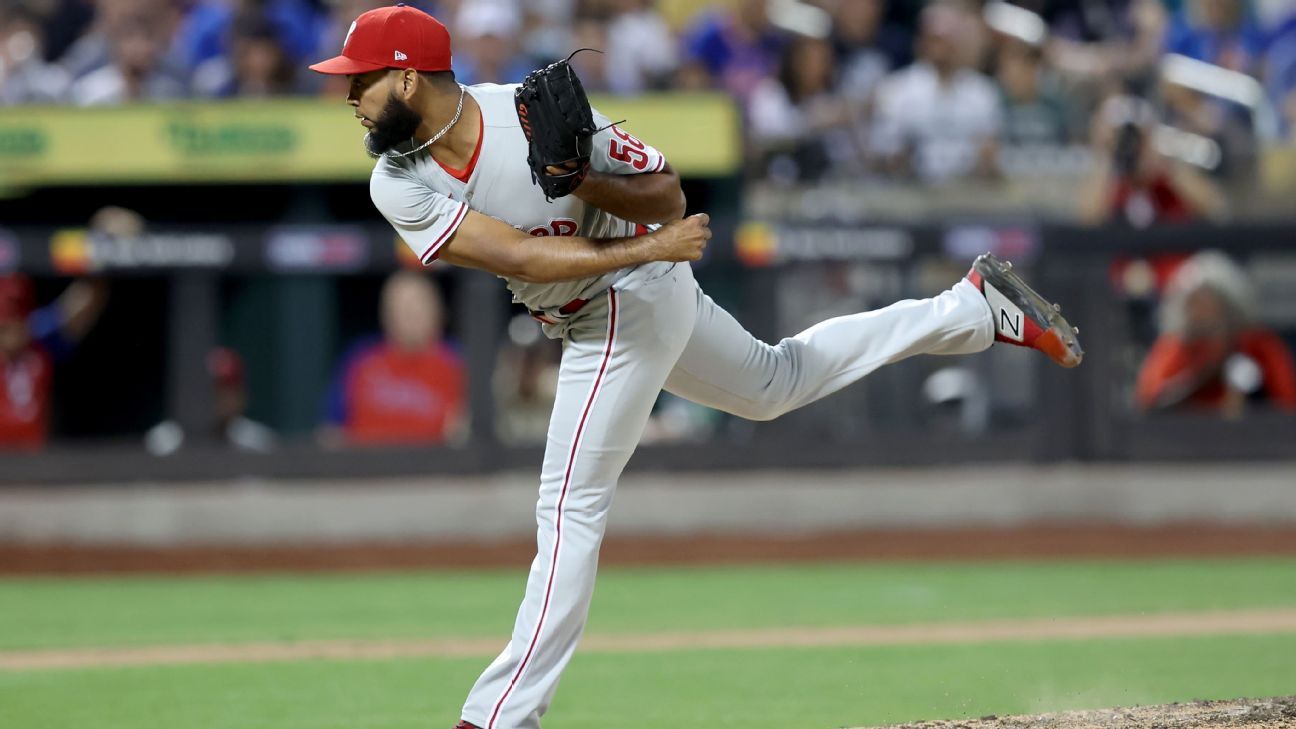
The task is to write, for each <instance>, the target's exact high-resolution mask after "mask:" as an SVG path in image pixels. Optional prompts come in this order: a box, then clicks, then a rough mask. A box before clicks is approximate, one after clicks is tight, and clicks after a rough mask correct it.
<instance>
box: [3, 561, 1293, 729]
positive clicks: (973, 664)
mask: <svg viewBox="0 0 1296 729" xmlns="http://www.w3.org/2000/svg"><path fill="white" fill-rule="evenodd" d="M524 577H525V575H524V573H523V572H522V571H521V570H520V569H519V570H515V571H514V570H508V571H491V572H476V573H449V572H420V573H404V574H379V575H372V574H371V575H320V576H256V577H246V576H231V577H148V578H113V579H57V578H49V579H22V580H16V579H11V580H0V649H8V650H16V649H27V648H57V647H88V646H125V645H149V644H175V643H211V642H233V641H273V640H301V639H328V638H343V637H348V638H366V637H373V638H401V637H424V636H462V637H470V636H499V637H500V641H501V645H502V642H503V640H504V636H505V635H506V634H507V632H508V629H509V627H510V625H511V622H512V617H513V612H514V610H515V609H516V603H517V600H518V598H519V597H520V596H521V591H522V581H523V579H524ZM1275 607H1286V608H1296V560H1291V559H1285V560H1284V559H1236V560H1196V561H1189V560H1147V561H1116V562H1102V561H1063V562H1056V561H1054V562H998V563H989V562H983V563H967V564H930V563H912V564H905V563H892V564H834V565H786V566H764V567H761V566H752V567H716V568H689V569H665V568H663V569H619V570H618V569H612V570H605V571H604V573H603V575H602V576H601V578H600V580H599V589H598V594H597V596H596V598H595V602H594V618H593V620H592V622H591V626H590V631H591V632H596V633H605V634H607V633H627V632H653V631H685V630H704V629H713V628H759V627H775V626H827V625H860V624H876V623H913V622H941V621H955V620H980V619H993V618H1013V617H1022V618H1028V617H1049V616H1056V617H1065V616H1082V615H1111V614H1149V613H1158V612H1187V611H1200V610H1222V609H1246V608H1275ZM486 660H487V659H486V658H472V659H441V658H428V659H417V660H415V659H406V660H392V661H351V662H342V661H313V662H293V663H264V664H215V665H191V666H166V667H164V666H156V667H137V668H120V669H86V670H46V671H28V672H12V671H11V672H3V671H0V727H3V728H4V729H9V728H10V727H13V728H14V729H153V728H154V727H156V728H159V729H161V728H165V729H334V728H336V729H343V728H345V729H367V728H372V729H406V728H410V729H412V728H414V727H418V728H419V729H428V728H432V729H438V728H439V729H445V728H447V727H449V726H450V725H451V724H452V723H453V721H454V720H455V719H456V718H457V713H458V707H459V705H460V704H461V703H462V701H463V697H464V695H465V693H466V692H467V690H468V687H469V686H470V685H471V683H472V681H473V680H474V679H475V678H476V676H477V673H478V672H479V671H480V670H481V669H482V668H483V667H484V665H485V663H486ZM1293 692H1296V635H1276V636H1245V637H1195V638H1179V639H1175V638H1156V639H1122V640H1116V639H1113V640H1099V641H1052V642H1036V643H1028V642H1002V643H988V644H981V645H932V646H893V647H877V648H822V649H748V650H715V651H677V652H671V653H586V654H582V653H578V654H577V656H576V659H575V660H574V661H573V663H572V666H571V669H570V670H569V671H568V673H567V675H566V676H565V677H564V680H563V686H562V689H561V690H560V691H559V694H558V698H557V701H556V702H555V704H554V706H553V708H552V711H551V713H550V714H549V716H548V717H547V718H546V722H545V729H622V728H626V729H650V728H651V729H660V728H661V727H663V726H673V725H677V724H681V723H688V724H698V725H702V726H715V727H722V728H723V727H734V728H735V729H737V728H738V727H741V728H742V729H783V728H786V729H792V728H793V727H797V728H798V729H813V728H815V727H818V728H820V729H832V728H833V727H841V726H859V725H867V724H877V723H885V722H893V721H903V720H909V719H917V718H954V717H963V716H978V715H982V714H987V713H997V714H1004V713H1022V712H1036V711H1043V710H1057V709H1064V708H1080V707H1100V706H1109V705H1128V704H1134V703H1154V702H1165V701H1172V700H1183V699H1189V698H1194V697H1202V698H1223V697H1231V696H1238V695H1273V694H1290V693H1293Z"/></svg>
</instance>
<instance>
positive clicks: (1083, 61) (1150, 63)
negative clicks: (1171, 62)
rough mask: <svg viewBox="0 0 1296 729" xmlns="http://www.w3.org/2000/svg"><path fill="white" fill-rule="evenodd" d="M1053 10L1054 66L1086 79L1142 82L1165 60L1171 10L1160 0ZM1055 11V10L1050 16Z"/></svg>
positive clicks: (1064, 5)
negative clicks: (1165, 43) (1163, 57)
mask: <svg viewBox="0 0 1296 729" xmlns="http://www.w3.org/2000/svg"><path fill="white" fill-rule="evenodd" d="M1045 5H1047V6H1049V8H1048V9H1046V11H1045V18H1046V19H1047V20H1049V27H1050V29H1051V31H1052V36H1053V37H1052V39H1051V40H1050V41H1049V43H1048V46H1047V55H1048V57H1049V60H1050V62H1051V65H1052V66H1053V67H1054V68H1056V69H1058V70H1059V71H1060V72H1061V73H1063V74H1064V75H1066V76H1069V77H1073V78H1075V79H1077V80H1081V81H1094V82H1099V83H1103V82H1107V81H1112V80H1115V81H1120V82H1125V83H1135V84H1137V83H1142V82H1143V81H1146V80H1147V79H1148V78H1150V77H1151V76H1152V73H1153V71H1154V70H1155V68H1156V64H1157V62H1158V61H1159V60H1160V59H1161V53H1162V48H1163V46H1164V42H1165V34H1166V24H1167V22H1168V21H1167V18H1166V9H1165V6H1164V5H1162V4H1161V0H1074V1H1072V2H1061V3H1045ZM1050 10H1051V12H1050Z"/></svg>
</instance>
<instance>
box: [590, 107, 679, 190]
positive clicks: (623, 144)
mask: <svg viewBox="0 0 1296 729" xmlns="http://www.w3.org/2000/svg"><path fill="white" fill-rule="evenodd" d="M594 124H595V126H597V127H598V128H600V129H602V130H603V131H601V132H599V133H598V134H595V135H594V143H593V149H592V150H591V151H590V166H591V167H593V168H594V170H596V171H598V172H604V173H608V174H613V175H637V174H639V173H641V172H661V171H662V170H663V169H665V168H666V158H665V157H664V156H662V153H661V152H658V151H657V150H656V149H655V148H653V147H652V146H650V145H648V144H645V143H643V142H642V141H640V140H639V139H638V138H637V137H635V135H633V134H631V133H629V132H627V131H626V130H624V129H621V128H620V127H618V126H616V125H615V124H613V123H612V120H611V119H608V118H607V117H606V116H603V115H602V114H600V113H599V112H598V110H594ZM605 127H606V128H605Z"/></svg>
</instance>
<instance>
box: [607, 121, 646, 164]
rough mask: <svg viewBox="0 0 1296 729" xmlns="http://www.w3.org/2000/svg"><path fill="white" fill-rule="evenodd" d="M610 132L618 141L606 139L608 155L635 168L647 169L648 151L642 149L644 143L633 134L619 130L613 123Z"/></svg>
mask: <svg viewBox="0 0 1296 729" xmlns="http://www.w3.org/2000/svg"><path fill="white" fill-rule="evenodd" d="M612 133H613V134H615V135H616V136H617V138H618V139H619V140H620V141H618V140H617V139H609V140H608V156H609V157H611V158H612V159H615V160H620V161H622V162H625V163H626V164H628V165H630V166H631V167H633V168H635V169H636V170H643V169H647V167H648V153H647V152H645V151H644V143H643V142H641V141H639V140H638V139H635V136H634V135H633V134H630V133H628V132H623V131H621V130H620V129H618V128H617V126H616V125H615V124H613V125H612Z"/></svg>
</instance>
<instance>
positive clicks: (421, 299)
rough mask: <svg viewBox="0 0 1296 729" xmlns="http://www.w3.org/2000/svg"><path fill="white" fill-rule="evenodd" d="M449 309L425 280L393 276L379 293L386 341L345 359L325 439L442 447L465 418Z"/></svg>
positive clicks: (363, 346) (358, 347)
mask: <svg viewBox="0 0 1296 729" xmlns="http://www.w3.org/2000/svg"><path fill="white" fill-rule="evenodd" d="M444 318H445V313H444V305H443V304H442V301H441V294H440V291H439V290H438V289H437V287H436V285H435V284H434V283H433V281H432V279H430V278H428V277H427V276H424V275H421V274H418V273H415V272H413V271H401V272H399V273H395V274H393V275H392V277H391V278H389V279H388V280H387V283H386V285H385V286H384V287H383V292H382V328H383V335H382V338H381V339H376V340H375V339H369V340H362V341H360V342H359V343H357V344H355V345H353V346H352V347H351V350H350V351H349V352H348V354H347V355H346V356H345V357H344V358H343V360H342V363H341V365H340V366H339V367H338V371H337V375H336V376H335V378H334V382H333V386H332V388H331V389H330V392H329V396H328V403H327V412H326V415H325V426H324V429H323V432H322V433H321V438H322V440H323V441H324V442H325V443H326V444H330V445H337V444H341V443H345V444H350V445H379V444H412V443H441V442H444V441H445V440H446V439H447V438H449V437H451V436H452V435H454V434H455V432H456V430H457V429H458V428H459V426H460V423H461V421H462V419H463V413H464V385H465V376H464V367H463V362H462V361H461V360H460V358H459V355H458V354H457V353H456V352H455V351H454V350H453V349H452V348H451V347H450V346H449V345H448V344H446V342H445V341H443V340H442V329H443V327H444Z"/></svg>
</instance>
